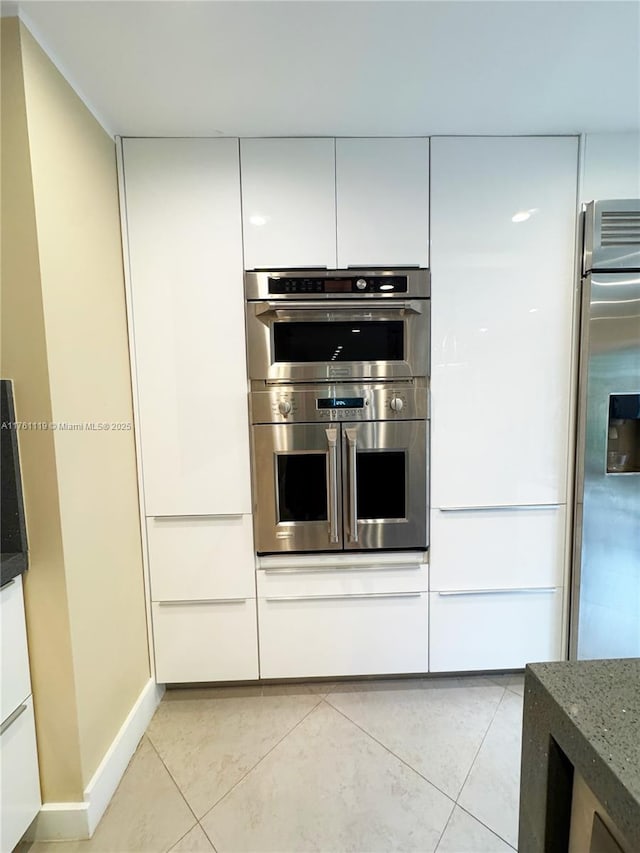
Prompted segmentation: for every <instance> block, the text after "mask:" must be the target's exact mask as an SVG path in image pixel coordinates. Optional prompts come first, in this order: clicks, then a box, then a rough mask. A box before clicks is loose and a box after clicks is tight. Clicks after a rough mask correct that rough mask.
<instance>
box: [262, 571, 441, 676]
mask: <svg viewBox="0 0 640 853" xmlns="http://www.w3.org/2000/svg"><path fill="white" fill-rule="evenodd" d="M427 579H428V569H427V566H426V565H425V564H419V563H415V564H409V563H405V564H402V563H400V564H395V565H389V566H387V567H385V566H384V565H380V566H379V567H376V568H372V567H371V566H369V567H368V568H367V567H364V566H363V567H361V568H359V567H358V566H357V565H352V566H346V565H344V566H343V567H341V568H336V569H335V570H332V569H331V568H324V569H322V568H320V569H318V568H313V567H307V568H305V567H304V566H301V567H300V570H299V571H297V572H291V571H278V570H273V571H268V570H267V571H259V572H258V619H259V624H260V674H261V675H262V677H263V678H300V677H321V676H347V675H375V674H385V673H410V672H426V671H427V668H428V656H427V644H428V636H429V631H428V628H429V601H428V593H427V592H426V590H427V586H428V583H427Z"/></svg>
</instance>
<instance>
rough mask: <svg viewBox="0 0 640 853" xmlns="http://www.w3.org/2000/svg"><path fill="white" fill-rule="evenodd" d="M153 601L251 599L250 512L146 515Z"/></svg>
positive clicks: (254, 581)
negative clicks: (240, 513)
mask: <svg viewBox="0 0 640 853" xmlns="http://www.w3.org/2000/svg"><path fill="white" fill-rule="evenodd" d="M147 541H148V546H149V569H150V573H151V597H152V599H153V600H154V601H167V600H168V599H172V600H174V599H175V600H179V599H181V600H185V601H188V600H194V599H198V600H204V599H218V598H254V597H255V594H256V579H255V557H254V554H253V531H252V522H251V516H250V515H235V516H228V515H223V516H215V515H214V516H197V517H186V518H182V517H179V516H178V517H170V518H147Z"/></svg>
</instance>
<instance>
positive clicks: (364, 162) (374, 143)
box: [336, 139, 429, 268]
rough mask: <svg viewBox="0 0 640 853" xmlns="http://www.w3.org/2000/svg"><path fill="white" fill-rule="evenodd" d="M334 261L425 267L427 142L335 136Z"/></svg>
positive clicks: (353, 265)
mask: <svg viewBox="0 0 640 853" xmlns="http://www.w3.org/2000/svg"><path fill="white" fill-rule="evenodd" d="M336 199H337V217H338V265H339V266H340V268H344V267H359V266H420V267H427V266H428V265H429V140H428V139H337V140H336Z"/></svg>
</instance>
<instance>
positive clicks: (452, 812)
mask: <svg viewBox="0 0 640 853" xmlns="http://www.w3.org/2000/svg"><path fill="white" fill-rule="evenodd" d="M456 806H457V803H454V804H453V808H452V809H451V814H450V815H449V817H448V818H447V822H446V823H445V825H444V828H443V830H442V832H441V833H440V838H439V839H438V843H437V844H436V846H435V847H434V848H433V853H438V847H440V843H441V841H442V839H443V838H444V834H445V832H446V831H447V827H448V826H449V824H450V823H451V818H452V817H453V814H454V812H455V810H456Z"/></svg>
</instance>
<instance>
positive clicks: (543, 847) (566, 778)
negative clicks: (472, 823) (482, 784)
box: [518, 658, 640, 853]
mask: <svg viewBox="0 0 640 853" xmlns="http://www.w3.org/2000/svg"><path fill="white" fill-rule="evenodd" d="M578 774H579V775H580V776H581V777H582V779H583V780H584V782H585V783H586V785H587V786H588V787H589V788H590V789H591V791H592V792H593V794H594V795H595V797H596V798H597V799H598V800H599V801H600V803H601V804H602V806H603V807H604V810H605V811H606V814H607V815H608V817H609V818H610V820H611V822H612V823H613V825H614V826H615V827H616V828H617V830H618V831H619V833H620V835H621V836H622V838H623V839H624V841H625V842H626V845H628V848H629V849H630V850H634V851H637V850H640V659H637V658H633V659H622V660H597V661H571V662H561V663H541V664H529V665H528V666H527V668H526V673H525V699H524V723H523V741H522V770H521V784H520V834H519V844H518V850H519V853H534V851H535V853H541V851H545V853H546V851H555V850H558V851H559V850H564V851H566V850H567V843H568V839H569V826H570V822H571V800H572V791H573V782H574V775H576V776H577V775H578Z"/></svg>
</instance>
